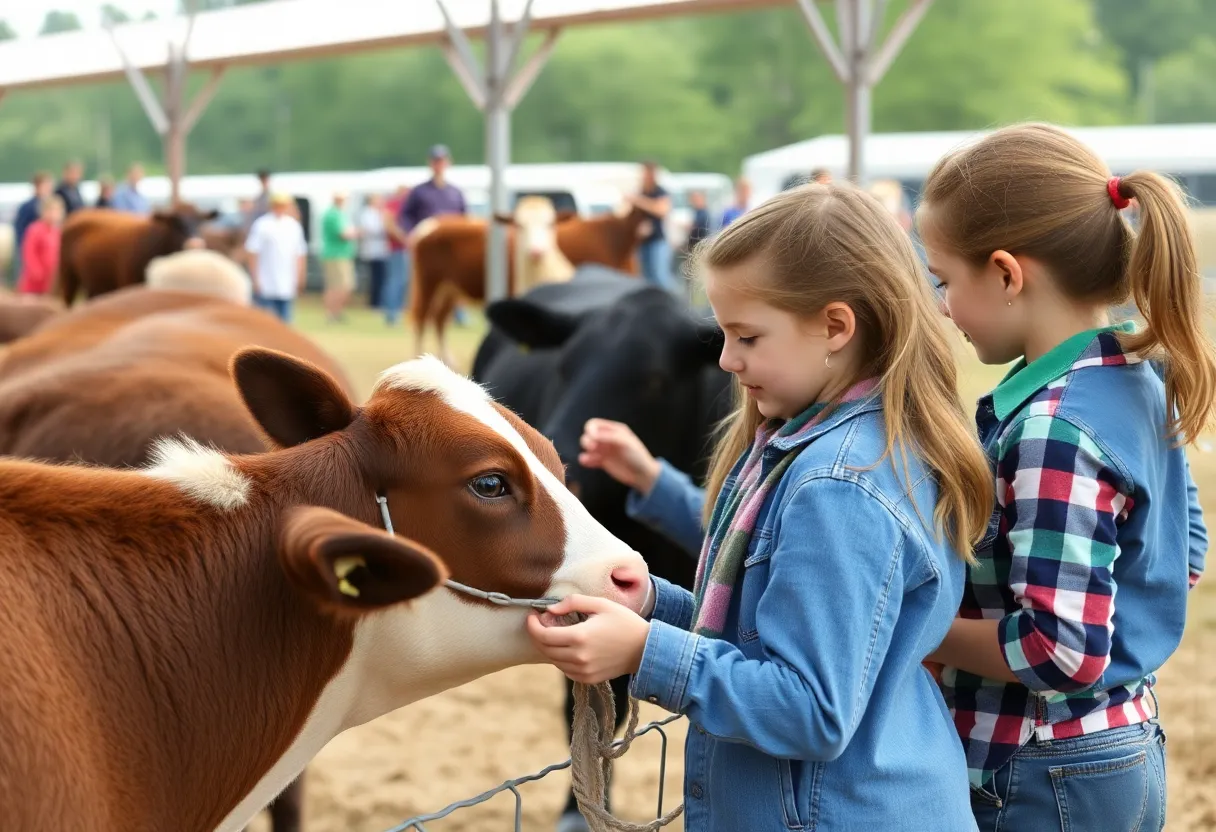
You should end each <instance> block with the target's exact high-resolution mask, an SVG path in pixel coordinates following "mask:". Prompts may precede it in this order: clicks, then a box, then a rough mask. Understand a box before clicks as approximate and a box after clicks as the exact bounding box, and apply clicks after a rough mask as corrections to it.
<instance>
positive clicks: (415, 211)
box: [397, 144, 468, 326]
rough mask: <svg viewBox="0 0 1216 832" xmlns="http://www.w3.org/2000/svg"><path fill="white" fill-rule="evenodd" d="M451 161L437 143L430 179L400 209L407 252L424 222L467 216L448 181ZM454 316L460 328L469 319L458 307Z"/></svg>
mask: <svg viewBox="0 0 1216 832" xmlns="http://www.w3.org/2000/svg"><path fill="white" fill-rule="evenodd" d="M451 161H452V155H451V153H449V152H448V149H447V147H446V146H445V145H442V144H437V145H435V146H434V147H432V148H431V152H430V166H431V179H429V180H428V181H426V182H423V183H422V184H420V185H417V186H416V187H415V188H414V189H413V190H412V191H410V195H409V196H408V197H407V198H406V200H405V203H404V204H403V205H402V206H401V212H400V213H399V214H398V215H397V224H398V225H399V226H400V227H401V230H402V231H404V232H405V233H406V234H407V235H409V236H408V237H407V238H406V243H405V247H406V249H412V248H413V247H414V233H413V232H414V228H415V227H416V226H417V225H418V223H420V222H422V221H423V220H425V219H429V218H430V217H437V216H439V215H440V214H466V213H468V208H467V206H466V205H465V201H464V194H463V193H461V191H460V189H459V188H457V187H456V186H455V185H453V184H452V183H450V182H448V181H447V179H446V176H445V174H446V173H447V169H448V165H449V164H451ZM454 317H455V318H456V323H458V324H460V325H461V326H463V325H464V324H465V323H466V322H467V320H468V317H467V315H466V313H465V310H464V307H461V306H457V307H456V311H455V315H454Z"/></svg>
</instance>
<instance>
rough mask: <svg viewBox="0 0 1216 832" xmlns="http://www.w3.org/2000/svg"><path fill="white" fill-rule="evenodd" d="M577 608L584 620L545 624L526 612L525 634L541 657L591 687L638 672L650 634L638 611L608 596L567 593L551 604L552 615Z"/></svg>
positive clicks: (538, 614) (570, 676) (535, 615)
mask: <svg viewBox="0 0 1216 832" xmlns="http://www.w3.org/2000/svg"><path fill="white" fill-rule="evenodd" d="M573 612H581V613H584V614H585V615H588V616H590V617H589V618H588V619H587V620H586V621H583V622H580V623H578V624H571V625H569V626H566V627H561V626H546V625H545V624H543V623H542V621H541V618H542V614H541V613H534V614H533V615H529V616H528V623H527V627H528V635H529V636H530V637H531V639H532V643H533V644H534V645H535V646H536V649H537V650H539V651H540V653H541V655H543V656H544V657H545V659H546V660H548V661H549V662H550V663H552V664H553V665H555V666H556V667H557V669H558V670H560V671H561V672H562V673H565V674H566V676H568V677H569V678H570V679H572V680H574V681H575V682H582V683H583V684H587V685H594V684H597V683H599V682H605V681H607V680H609V679H615V678H616V677H617V676H625V675H627V674H631V673H636V672H637V669H638V666H639V665H641V663H642V653H643V651H645V649H646V638H647V637H648V636H649V635H650V624H649V622H647V621H646V620H645V619H644V618H642V617H641V616H639V615H638V614H637V613H635V612H633V611H632V610H630V609H628V608H627V607H623V606H621V605H620V604H618V603H616V602H615V601H609V600H608V599H606V598H593V597H591V596H589V595H570V596H567V597H566V598H563V599H562V600H561V601H559V602H558V603H556V604H554V605H553V606H551V607H549V609H548V614H551V615H555V616H562V615H568V614H570V613H573Z"/></svg>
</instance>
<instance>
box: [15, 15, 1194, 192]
mask: <svg viewBox="0 0 1216 832" xmlns="http://www.w3.org/2000/svg"><path fill="white" fill-rule="evenodd" d="M243 1H244V2H259V0H243ZM196 2H197V5H198V7H199V8H200V9H214V8H219V7H223V6H227V5H234V4H235V3H237V2H241V0H196ZM905 6H906V2H900V0H895V2H891V3H889V4H887V9H888V11H887V18H888V20H887V25H888V26H889V25H890V24H891V23H892V22H893V21H894V19H895V18H896V17H897V16H898V14H899V13H900V12H901V11H902V10H903V8H904V7H905ZM830 9H831V7H830V6H825V13H827V14H829V22H831V21H830ZM106 13H107V14H109V15H110V16H111V17H112V18H113V19H114V20H116V21H122V20H126V19H128V16H127V15H126V14H125V13H124V12H123V11H122V9H121V8H120V7H119V6H118V5H115V4H112V5H111V6H110V7H109V8H108V9H107V11H106ZM79 27H80V21H79V20H78V19H77V18H76V16H75V15H74V14H72V13H70V12H61V11H51V12H49V13H48V14H47V15H46V19H45V21H44V24H43V26H42V30H41V31H42V34H41V35H40V36H43V37H54V36H55V35H56V34H57V33H59V32H63V31H70V30H73V29H76V28H79ZM14 35H15V33H14V32H13V30H12V27H10V26H8V25H7V24H6V23H4V22H3V21H2V20H0V39H4V38H6V37H12V36H14ZM539 39H540V35H533V36H532V38H531V48H535V43H536V42H539ZM196 76H197V77H192V79H191V86H192V89H197V88H198V87H199V86H201V84H202V83H203V80H204V78H203V77H202V74H201V73H196ZM1213 77H1216V0H983V2H977V0H937V1H936V2H935V3H934V4H933V6H932V7H931V9H930V11H929V13H928V15H927V16H926V17H925V19H924V21H923V22H922V24H921V26H920V28H919V29H918V30H917V32H916V33H915V34H914V35H913V37H912V38H911V40H910V41H909V43H908V44H907V46H906V47H905V49H904V51H903V53H902V54H901V55H900V57H899V58H898V59H897V60H896V61H895V63H894V64H893V65H892V67H891V69H890V71H889V72H888V73H887V75H886V77H885V78H884V79H883V81H882V83H881V84H880V85H879V87H878V88H877V89H876V91H875V93H874V129H875V130H876V131H893V130H912V131H916V130H952V129H974V128H983V127H989V126H992V125H995V124H1001V123H1007V122H1010V121H1016V120H1023V119H1047V120H1051V121H1056V122H1060V123H1064V124H1071V125H1097V124H1128V123H1139V122H1158V123H1170V122H1197V121H1216V85H1213V84H1212V83H1211V80H1210V79H1211V78H1213ZM843 126H844V121H843V98H842V92H841V89H840V87H839V85H838V83H837V82H836V80H835V78H834V76H833V75H832V74H831V70H830V69H829V67H828V65H827V63H826V62H825V61H824V59H823V57H822V56H821V55H820V54H819V52H818V50H817V48H816V47H815V44H814V42H813V40H812V38H811V35H810V32H809V30H808V28H807V26H806V24H805V22H804V20H803V19H802V17H801V12H800V11H799V9H798V8H797V7H796V6H795V5H794V4H792V3H791V5H790V7H788V8H768V9H764V10H757V11H751V12H736V13H716V14H707V15H697V16H691V17H687V18H674V19H668V20H660V21H653V22H645V23H634V24H619V25H602V26H592V27H585V28H580V29H576V30H571V31H567V32H565V33H563V34H562V35H561V39H560V41H559V42H558V46H557V48H556V50H555V52H554V54H553V56H552V58H551V60H550V62H549V64H548V66H547V67H546V68H545V69H544V71H543V72H542V73H541V75H540V77H539V78H538V79H537V81H536V83H535V85H534V86H533V88H532V89H531V90H530V91H529V93H528V94H527V96H526V97H525V98H524V100H523V102H522V103H521V104H520V106H519V108H518V109H517V110H516V112H515V117H514V121H513V129H512V155H513V158H514V159H515V160H516V161H520V162H539V161H600V160H611V161H618V160H630V159H640V158H643V157H654V158H657V159H659V160H660V161H661V162H662V163H663V164H665V165H666V166H667V167H669V168H671V169H673V170H712V171H720V172H723V173H728V174H729V173H734V172H736V171H737V170H738V167H739V163H740V160H741V159H742V158H743V157H744V156H746V155H748V154H751V153H755V152H759V151H762V150H767V149H770V148H773V147H777V146H780V145H782V144H787V143H789V142H793V141H798V140H801V139H805V138H808V137H812V136H816V135H820V134H823V133H838V132H842V131H843ZM483 141H484V140H483V130H482V120H481V115H480V113H478V111H477V110H476V109H475V108H474V107H473V105H472V104H471V103H470V102H469V101H468V99H467V97H466V95H465V93H464V91H463V89H462V88H461V86H460V85H459V83H458V82H457V81H456V79H455V77H454V76H453V74H452V72H451V70H450V68H449V67H448V65H447V62H446V61H445V59H444V57H443V54H442V52H441V51H440V50H439V48H437V47H414V48H408V49H391V50H379V51H375V52H368V53H363V54H359V55H352V56H348V57H342V58H329V59H319V60H310V61H299V62H293V63H288V64H284V65H281V66H264V67H252V68H243V69H234V70H230V71H229V72H228V74H227V76H226V77H225V79H224V81H223V84H222V86H221V88H220V91H219V93H218V94H217V95H216V97H215V100H214V101H213V102H212V104H211V106H210V107H209V108H208V110H207V112H206V114H205V115H204V116H203V118H202V119H201V120H200V122H199V123H198V125H197V126H196V128H195V130H194V133H193V134H192V136H191V138H190V145H189V163H188V171H189V172H192V173H227V172H244V171H252V170H254V169H256V168H259V167H262V166H268V167H271V168H273V169H277V170H325V169H365V168H372V167H379V166H391V165H415V164H423V163H424V161H425V160H424V153H425V148H426V147H428V146H429V145H430V144H433V143H435V142H444V143H446V144H448V145H449V146H450V147H451V148H452V151H453V154H454V157H455V159H456V161H457V162H458V163H475V162H479V161H481V160H482V156H483ZM68 158H78V159H80V160H82V161H83V162H85V164H86V165H87V167H88V170H89V173H90V175H93V174H96V173H98V172H109V173H113V174H118V175H120V174H121V172H122V170H123V169H125V167H126V166H127V165H128V164H129V163H130V162H132V161H137V160H138V161H142V162H144V164H145V166H146V167H147V169H148V170H149V171H151V172H157V171H160V170H162V169H163V168H162V164H163V163H162V151H161V146H160V140H159V137H158V136H157V135H156V133H155V132H154V131H153V129H152V127H151V125H150V124H149V122H148V119H147V117H146V116H145V115H144V113H143V111H142V110H141V109H140V106H139V104H138V102H137V100H136V98H135V95H134V94H133V92H132V91H131V89H130V88H129V86H128V85H127V83H126V82H125V81H122V82H115V83H109V84H95V85H89V86H81V87H68V88H62V89H47V90H30V91H16V92H13V93H11V94H9V95H8V96H7V97H6V98H5V99H4V101H3V103H2V104H0V181H14V180H21V179H25V178H27V177H28V176H29V175H30V173H31V172H32V171H34V170H36V169H40V168H50V169H58V167H59V166H60V165H61V164H62V163H63V161H64V160H66V159H68Z"/></svg>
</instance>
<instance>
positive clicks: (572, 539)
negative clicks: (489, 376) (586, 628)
mask: <svg viewBox="0 0 1216 832" xmlns="http://www.w3.org/2000/svg"><path fill="white" fill-rule="evenodd" d="M376 387H377V389H379V388H381V387H388V388H395V389H402V390H429V391H433V392H435V393H438V394H439V395H440V396H441V397H442V398H443V401H444V402H445V403H446V404H447V405H448V406H449V407H451V408H452V409H453V410H459V411H460V412H462V413H467V414H469V415H470V416H472V417H474V418H475V419H477V420H478V421H480V422H482V423H483V424H485V425H486V426H488V427H490V428H491V429H493V430H494V432H495V433H497V434H499V435H500V436H502V437H503V438H504V439H506V440H507V441H508V442H509V443H510V444H511V447H513V448H514V449H515V450H516V451H518V452H519V454H520V456H522V457H523V458H524V460H525V461H526V462H527V464H528V467H529V469H530V470H531V471H532V475H533V476H534V477H535V478H536V481H537V484H538V485H539V486H540V487H541V488H543V489H545V490H546V491H547V492H548V494H549V496H550V497H551V498H552V500H553V502H554V503H556V504H557V506H558V509H559V510H560V512H561V517H562V522H563V524H564V525H565V529H566V546H565V557H564V558H563V560H562V565H561V567H559V569H558V570H557V572H556V573H555V574H554V576H553V580H552V581H551V583H550V586H549V594H550V595H556V596H561V595H565V594H568V593H570V592H578V593H580V594H585V595H602V594H603V593H604V592H605V590H607V589H608V588H610V587H611V585H612V581H611V577H610V576H611V572H612V570H613V569H614V568H615V567H618V566H626V565H629V566H638V565H639V564H641V562H642V561H641V556H640V555H638V554H637V553H636V552H634V551H633V550H632V549H630V548H629V546H627V545H626V544H625V543H624V542H623V541H621V540H620V539H619V538H617V537H616V536H615V535H613V534H611V533H610V532H609V531H608V530H607V529H605V528H604V527H603V526H601V525H600V524H599V523H598V522H597V521H596V520H595V519H594V518H593V517H592V516H591V514H590V513H589V512H588V511H587V509H586V507H584V506H583V504H582V503H580V502H579V501H578V499H577V498H576V497H575V496H574V495H573V494H571V493H570V489H568V488H566V485H565V483H563V482H562V481H561V480H559V479H558V478H557V477H556V476H554V475H553V472H552V471H550V470H549V469H548V468H546V467H545V466H544V464H543V463H541V461H540V459H538V458H537V456H536V454H534V453H533V452H532V449H531V448H529V447H528V444H527V442H525V441H524V438H523V437H522V436H520V435H519V432H518V431H517V430H515V428H514V427H513V426H512V425H511V423H510V422H508V421H507V420H506V418H504V417H503V415H502V413H500V412H499V411H498V409H497V408H496V407H495V406H494V404H493V401H492V400H491V399H490V396H489V394H488V393H486V391H485V390H484V389H483V388H482V387H481V386H480V385H479V384H477V383H476V382H473V381H471V380H469V379H467V378H465V377H464V376H462V375H459V374H458V373H455V372H453V371H452V370H450V369H449V368H448V367H446V366H445V365H444V364H443V362H441V361H439V360H438V359H437V358H434V357H432V356H425V357H423V358H420V359H415V360H413V361H407V362H405V363H403V364H398V365H397V366H396V367H392V368H390V369H388V370H386V371H385V372H384V373H383V374H382V375H381V377H380V379H379V380H378V381H377V383H376Z"/></svg>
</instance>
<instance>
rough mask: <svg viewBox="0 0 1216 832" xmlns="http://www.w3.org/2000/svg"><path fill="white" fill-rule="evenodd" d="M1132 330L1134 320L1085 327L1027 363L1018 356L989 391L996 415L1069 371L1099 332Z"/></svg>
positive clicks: (1005, 413) (1000, 416)
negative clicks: (999, 381)
mask: <svg viewBox="0 0 1216 832" xmlns="http://www.w3.org/2000/svg"><path fill="white" fill-rule="evenodd" d="M1135 331H1136V323H1135V321H1123V322H1122V323H1118V324H1112V325H1110V326H1103V327H1098V328H1097V329H1087V330H1085V331H1084V332H1078V333H1077V334H1076V335H1074V336H1072V337H1071V338H1068V339H1066V340H1064V341H1061V342H1060V343H1059V344H1057V345H1056V346H1055V347H1053V348H1052V349H1050V350H1048V351H1047V352H1046V353H1044V354H1043V355H1041V356H1039V357H1038V358H1036V359H1035V360H1034V361H1032V362H1030V363H1029V364H1027V363H1026V359H1025V358H1019V359H1018V360H1017V363H1015V364H1014V365H1013V367H1012V368H1011V369H1010V370H1009V372H1008V373H1006V374H1005V377H1004V378H1003V379H1001V383H1000V384H998V385H997V386H996V389H995V390H993V391H992V404H993V408H994V410H995V411H996V418H997V419H1002V420H1003V419H1004V418H1005V417H1007V416H1008V415H1009V414H1010V413H1012V412H1013V411H1014V410H1016V409H1017V408H1019V407H1021V406H1022V404H1023V403H1024V402H1025V401H1026V400H1027V399H1029V398H1030V397H1031V396H1033V395H1034V394H1035V393H1037V392H1039V391H1040V390H1042V389H1043V388H1044V387H1046V386H1047V385H1048V384H1051V383H1052V382H1053V381H1055V380H1056V379H1058V378H1059V377H1060V376H1062V375H1064V374H1066V373H1067V372H1068V371H1069V370H1071V369H1072V365H1073V364H1075V363H1076V362H1077V359H1079V358H1080V357H1081V354H1082V353H1084V352H1085V349H1086V348H1087V347H1088V346H1089V345H1090V343H1092V342H1093V340H1094V338H1095V337H1097V336H1098V335H1099V334H1100V333H1103V332H1135Z"/></svg>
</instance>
